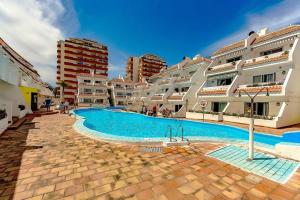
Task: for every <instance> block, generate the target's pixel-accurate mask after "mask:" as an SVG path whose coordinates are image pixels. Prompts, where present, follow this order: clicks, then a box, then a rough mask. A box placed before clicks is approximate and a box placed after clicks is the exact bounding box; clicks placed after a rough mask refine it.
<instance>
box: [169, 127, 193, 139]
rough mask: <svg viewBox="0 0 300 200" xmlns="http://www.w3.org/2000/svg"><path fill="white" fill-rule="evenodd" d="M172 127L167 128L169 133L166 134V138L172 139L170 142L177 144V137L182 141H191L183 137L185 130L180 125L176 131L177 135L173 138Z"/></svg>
mask: <svg viewBox="0 0 300 200" xmlns="http://www.w3.org/2000/svg"><path fill="white" fill-rule="evenodd" d="M172 130H173V129H172V126H170V125H169V126H168V127H167V131H166V134H165V137H169V138H170V142H177V139H176V138H175V137H180V138H181V141H182V142H183V141H189V140H188V139H187V138H185V137H184V136H183V135H184V129H183V126H182V125H179V126H178V127H177V131H176V135H174V136H173V134H172ZM180 131H181V134H180V135H179V132H180Z"/></svg>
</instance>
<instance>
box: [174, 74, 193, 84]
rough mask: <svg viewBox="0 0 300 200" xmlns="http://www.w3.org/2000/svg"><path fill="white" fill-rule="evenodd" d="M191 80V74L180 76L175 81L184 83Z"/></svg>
mask: <svg viewBox="0 0 300 200" xmlns="http://www.w3.org/2000/svg"><path fill="white" fill-rule="evenodd" d="M190 80H191V76H186V77H180V78H178V79H176V80H175V83H184V82H189V81H190Z"/></svg>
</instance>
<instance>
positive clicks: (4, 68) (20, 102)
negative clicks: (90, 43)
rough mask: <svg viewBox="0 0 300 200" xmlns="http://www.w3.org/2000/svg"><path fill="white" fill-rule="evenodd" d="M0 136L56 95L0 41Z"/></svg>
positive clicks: (31, 68) (30, 65)
mask: <svg viewBox="0 0 300 200" xmlns="http://www.w3.org/2000/svg"><path fill="white" fill-rule="evenodd" d="M0 91H1V92H0V110H1V112H0V113H3V111H4V112H5V113H6V117H5V118H1V119H0V134H1V133H2V132H3V131H4V130H5V129H6V128H7V127H8V126H9V125H11V124H12V123H13V119H18V118H22V117H24V116H25V115H26V114H27V113H32V111H35V110H37V109H38V108H39V107H40V105H41V104H42V102H43V101H44V100H45V97H52V96H53V94H52V92H51V91H50V90H49V88H48V84H46V83H44V82H43V81H42V80H41V79H40V75H39V74H38V72H37V71H36V70H35V69H34V66H33V65H32V64H30V63H29V62H28V61H26V60H25V59H24V58H23V57H21V56H20V55H19V54H18V53H17V52H16V51H14V50H13V49H12V48H11V47H10V46H9V45H8V44H7V43H6V42H5V41H4V40H2V38H0Z"/></svg>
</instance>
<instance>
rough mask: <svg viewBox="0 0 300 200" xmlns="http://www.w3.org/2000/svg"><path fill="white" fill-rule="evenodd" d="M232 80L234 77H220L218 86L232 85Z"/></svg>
mask: <svg viewBox="0 0 300 200" xmlns="http://www.w3.org/2000/svg"><path fill="white" fill-rule="evenodd" d="M232 80H233V78H226V79H218V80H217V86H222V85H230V84H231V83H232Z"/></svg>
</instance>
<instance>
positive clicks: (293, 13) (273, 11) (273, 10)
mask: <svg viewBox="0 0 300 200" xmlns="http://www.w3.org/2000/svg"><path fill="white" fill-rule="evenodd" d="M299 10H300V3H299V2H298V1H295V0H285V1H282V2H281V3H279V4H276V5H274V6H272V7H270V8H268V9H266V10H264V11H263V12H262V13H255V14H251V13H250V14H247V15H246V16H245V17H246V19H247V20H246V21H247V23H246V24H245V25H244V26H242V27H241V28H240V29H239V30H237V31H236V32H234V33H233V34H230V35H229V36H227V37H225V38H222V39H221V40H219V41H217V42H215V43H213V44H211V45H209V46H208V47H207V48H205V49H204V50H203V51H202V53H203V54H205V55H209V54H211V53H212V52H213V51H215V50H217V49H218V48H220V47H222V46H225V45H228V44H231V43H233V42H236V41H239V40H241V39H244V38H246V37H247V35H248V32H250V31H252V30H254V31H258V30H259V29H261V28H265V27H268V28H269V29H271V30H274V29H278V28H282V27H284V26H287V25H290V24H295V23H299V22H300V12H299Z"/></svg>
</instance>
